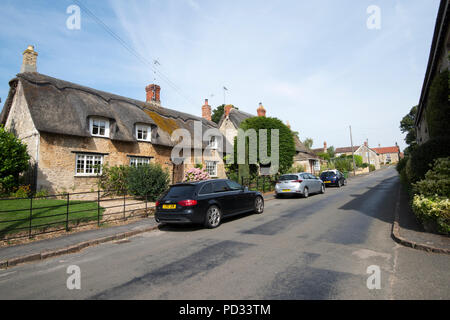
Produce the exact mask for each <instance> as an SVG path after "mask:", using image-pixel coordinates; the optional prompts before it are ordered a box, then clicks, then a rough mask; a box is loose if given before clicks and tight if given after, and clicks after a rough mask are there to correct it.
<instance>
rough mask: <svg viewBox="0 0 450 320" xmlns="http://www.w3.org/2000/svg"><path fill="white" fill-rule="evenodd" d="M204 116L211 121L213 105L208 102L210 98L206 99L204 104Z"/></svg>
mask: <svg viewBox="0 0 450 320" xmlns="http://www.w3.org/2000/svg"><path fill="white" fill-rule="evenodd" d="M202 118H204V119H206V120H209V121H211V106H210V105H209V104H208V99H205V104H204V105H203V106H202Z"/></svg>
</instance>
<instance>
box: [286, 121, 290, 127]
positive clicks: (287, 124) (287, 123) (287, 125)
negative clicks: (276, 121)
mask: <svg viewBox="0 0 450 320" xmlns="http://www.w3.org/2000/svg"><path fill="white" fill-rule="evenodd" d="M286 127H288V128H289V129H291V124H290V123H289V120H286Z"/></svg>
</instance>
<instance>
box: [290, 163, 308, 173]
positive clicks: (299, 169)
mask: <svg viewBox="0 0 450 320" xmlns="http://www.w3.org/2000/svg"><path fill="white" fill-rule="evenodd" d="M299 172H305V166H303V165H301V164H298V165H295V166H292V167H291V168H290V169H289V170H288V172H287V173H299Z"/></svg>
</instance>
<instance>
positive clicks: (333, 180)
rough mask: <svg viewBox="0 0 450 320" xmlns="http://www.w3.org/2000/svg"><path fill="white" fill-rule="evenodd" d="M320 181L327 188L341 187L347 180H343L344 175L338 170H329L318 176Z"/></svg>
mask: <svg viewBox="0 0 450 320" xmlns="http://www.w3.org/2000/svg"><path fill="white" fill-rule="evenodd" d="M320 180H322V181H323V183H324V184H325V186H327V187H328V186H336V187H342V186H345V185H346V184H347V179H345V177H344V175H343V174H342V172H340V171H339V170H329V171H324V172H322V173H321V174H320Z"/></svg>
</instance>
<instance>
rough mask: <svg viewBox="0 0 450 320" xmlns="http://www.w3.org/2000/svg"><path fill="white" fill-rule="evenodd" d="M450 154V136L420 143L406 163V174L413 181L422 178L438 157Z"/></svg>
mask: <svg viewBox="0 0 450 320" xmlns="http://www.w3.org/2000/svg"><path fill="white" fill-rule="evenodd" d="M449 155H450V137H440V138H435V139H432V140H429V141H427V142H425V143H423V144H421V145H418V146H417V147H416V148H415V149H414V150H413V151H412V152H411V156H410V160H409V161H408V163H407V165H406V174H407V176H408V179H409V181H411V183H414V182H417V181H419V180H422V179H423V178H424V177H425V174H426V173H427V171H428V170H429V169H430V166H431V164H432V163H433V161H434V160H435V159H437V158H445V157H448V156H449Z"/></svg>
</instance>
